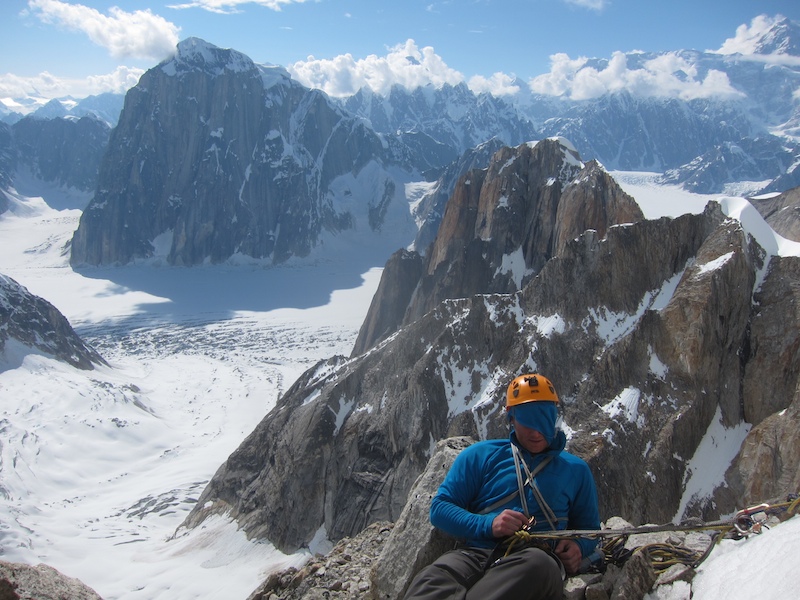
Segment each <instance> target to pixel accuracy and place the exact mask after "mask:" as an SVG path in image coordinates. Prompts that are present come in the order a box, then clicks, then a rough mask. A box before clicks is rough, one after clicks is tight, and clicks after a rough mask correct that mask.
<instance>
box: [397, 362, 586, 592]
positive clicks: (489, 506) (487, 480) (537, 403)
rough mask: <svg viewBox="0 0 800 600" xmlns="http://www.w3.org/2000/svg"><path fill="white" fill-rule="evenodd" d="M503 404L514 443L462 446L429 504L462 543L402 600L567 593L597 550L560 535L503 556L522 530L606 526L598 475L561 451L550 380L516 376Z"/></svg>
mask: <svg viewBox="0 0 800 600" xmlns="http://www.w3.org/2000/svg"><path fill="white" fill-rule="evenodd" d="M506 411H507V414H508V419H509V423H510V426H511V435H510V443H509V440H502V439H498V440H485V441H482V442H477V443H475V444H473V445H471V446H469V447H467V448H466V449H464V450H463V451H462V452H461V453H460V454H459V455H458V457H456V460H455V461H454V462H453V466H452V467H451V468H450V470H449V471H448V473H447V476H446V477H445V479H444V481H443V482H442V485H441V486H440V487H439V490H438V492H437V494H436V496H435V497H434V498H433V500H432V501H431V508H430V519H431V523H432V524H433V525H434V526H436V527H438V528H439V529H441V530H443V531H444V532H446V533H448V534H450V535H452V536H454V537H456V538H459V539H460V540H463V541H464V542H465V544H464V545H463V546H462V547H460V548H458V549H456V550H452V551H450V552H446V553H445V554H443V555H442V556H441V557H439V558H438V559H437V560H436V561H434V562H433V563H432V564H430V565H428V566H427V567H425V568H423V569H422V570H421V571H420V572H419V573H418V574H417V576H416V577H415V578H414V580H413V581H412V583H411V585H410V586H409V588H408V591H407V592H406V595H405V600H412V599H414V600H433V599H444V598H465V599H467V600H490V599H501V598H503V599H509V600H511V599H513V600H550V599H559V600H560V599H561V597H562V594H563V581H564V578H565V577H566V575H567V574H569V575H572V574H575V573H578V572H579V571H580V570H581V564H582V563H584V564H586V561H587V559H588V557H589V556H590V555H592V553H593V552H594V551H595V549H596V545H597V542H596V541H592V540H590V539H575V540H573V539H560V540H553V541H546V542H541V541H537V542H536V543H532V544H531V543H529V544H518V545H516V546H514V548H513V551H511V552H510V553H509V554H505V553H506V552H507V548H508V539H509V536H512V535H514V534H515V533H516V532H517V531H520V530H528V529H530V530H531V531H540V530H544V529H566V528H575V529H592V530H596V529H599V528H600V517H599V511H598V506H597V491H596V489H595V484H594V478H593V477H592V473H591V471H590V470H589V467H588V465H587V464H586V463H585V462H584V461H583V460H581V459H580V458H578V457H576V456H574V455H572V454H569V453H568V452H566V451H564V447H565V445H566V436H565V434H564V432H563V431H562V430H561V428H560V427H559V423H558V420H559V419H558V396H557V395H556V391H555V388H554V387H553V385H552V383H551V382H550V380H549V379H547V378H546V377H544V376H542V375H538V374H529V375H522V376H520V377H517V378H515V379H514V380H513V381H512V382H511V383H510V384H509V386H508V389H507V392H506ZM520 492H522V493H520ZM504 542H506V543H505V544H504Z"/></svg>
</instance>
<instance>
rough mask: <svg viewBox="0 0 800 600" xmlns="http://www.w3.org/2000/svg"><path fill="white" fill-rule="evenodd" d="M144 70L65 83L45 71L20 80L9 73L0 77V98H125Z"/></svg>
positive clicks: (124, 69) (119, 69)
mask: <svg viewBox="0 0 800 600" xmlns="http://www.w3.org/2000/svg"><path fill="white" fill-rule="evenodd" d="M143 73H144V69H136V68H131V67H117V68H116V69H115V70H114V71H113V72H111V73H108V74H106V75H92V76H90V77H87V78H85V79H65V78H63V77H57V76H55V75H52V74H50V73H48V72H47V71H44V72H42V73H40V74H39V75H36V76H35V77H19V76H17V75H12V74H10V73H6V74H5V75H0V98H24V97H27V96H31V97H41V98H62V97H65V96H73V97H75V98H85V97H87V96H94V95H97V94H103V93H106V92H112V93H115V94H124V93H125V92H127V91H128V90H129V89H130V88H132V87H133V86H134V85H136V84H137V83H138V81H139V78H140V77H141V76H142V74H143Z"/></svg>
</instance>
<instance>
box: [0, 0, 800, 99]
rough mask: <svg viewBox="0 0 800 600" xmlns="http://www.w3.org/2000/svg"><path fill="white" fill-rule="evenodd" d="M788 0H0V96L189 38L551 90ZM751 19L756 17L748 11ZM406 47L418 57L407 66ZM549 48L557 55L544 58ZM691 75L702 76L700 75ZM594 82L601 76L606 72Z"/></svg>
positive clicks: (410, 76) (379, 83)
mask: <svg viewBox="0 0 800 600" xmlns="http://www.w3.org/2000/svg"><path fill="white" fill-rule="evenodd" d="M777 14H781V15H784V16H786V17H789V18H791V19H793V20H800V2H798V1H797V0H425V1H418V0H172V1H170V0H166V1H165V0H161V1H158V0H145V1H141V0H139V1H132V0H111V1H105V0H77V1H73V0H69V1H68V0H3V2H2V6H0V98H4V97H15V96H19V95H22V93H23V92H25V93H28V94H30V93H32V90H34V89H35V90H36V91H38V93H39V94H41V95H42V96H45V97H58V96H62V95H66V94H72V95H74V96H76V97H82V96H86V95H88V94H93V93H100V92H102V91H124V90H125V89H127V88H128V87H130V86H131V85H133V84H134V83H135V82H136V80H137V79H138V77H139V75H140V74H141V73H142V72H143V71H144V70H146V69H148V68H150V67H152V66H154V65H156V64H157V63H158V62H159V61H160V60H162V59H163V58H165V57H166V56H167V55H168V54H169V52H170V50H171V49H172V48H173V47H174V45H175V43H176V41H178V40H181V39H185V38H187V37H192V36H194V37H200V38H202V39H204V40H206V41H208V42H211V43H213V44H215V45H217V46H221V47H225V48H234V49H236V50H239V51H241V52H243V53H244V54H246V55H248V56H249V57H250V58H252V59H253V60H254V61H256V62H261V63H272V64H279V65H282V66H285V67H287V68H289V69H290V71H291V72H292V73H293V74H294V75H295V76H296V77H297V78H298V79H300V80H301V81H303V82H304V83H306V84H307V85H315V86H317V87H321V88H322V89H325V90H326V91H328V92H329V93H331V94H334V95H342V94H346V93H348V92H350V91H352V89H351V88H353V87H357V86H358V85H360V84H364V83H365V82H366V83H369V84H370V85H372V86H373V87H374V88H376V89H378V91H380V90H381V89H385V87H386V86H388V85H390V84H391V83H393V82H395V81H397V82H400V83H405V84H414V83H427V82H431V83H435V84H441V83H443V82H449V83H455V82H458V81H465V82H467V83H468V84H470V87H472V88H473V89H475V90H478V91H480V90H484V89H486V90H493V91H495V92H502V90H503V89H504V88H508V86H509V82H510V80H511V77H512V76H517V77H519V78H521V79H522V80H524V81H526V82H529V81H532V80H533V79H534V78H536V77H540V76H544V78H543V79H542V80H541V81H540V84H541V85H540V87H542V89H545V88H546V89H549V90H554V91H555V92H557V91H558V86H556V85H554V81H555V80H556V79H558V77H561V76H562V75H563V70H564V69H567V70H571V72H572V74H573V75H574V73H575V72H576V71H577V70H578V69H580V67H581V64H582V63H581V62H580V60H581V59H582V58H585V57H589V58H608V59H611V58H612V57H613V56H614V55H615V52H617V53H618V52H629V51H632V50H642V51H645V52H664V51H671V50H679V49H696V50H717V49H720V48H721V47H722V46H723V44H724V43H725V42H726V40H729V39H732V38H735V37H736V36H737V28H740V27H744V29H741V30H740V31H739V32H740V35H743V36H744V37H746V34H747V33H748V32H750V31H752V30H754V29H755V28H756V27H757V26H758V24H757V23H756V22H754V19H755V18H756V17H758V16H759V15H767V16H769V17H774V16H775V15H777ZM759 23H761V25H762V26H763V22H759ZM406 56H414V57H415V58H416V59H417V61H418V62H419V63H420V65H418V66H417V68H416V69H411V68H409V62H408V61H407V60H406V59H405V57H406ZM553 57H556V58H555V59H554V58H553ZM698 83H703V82H698ZM606 85H609V84H608V83H606Z"/></svg>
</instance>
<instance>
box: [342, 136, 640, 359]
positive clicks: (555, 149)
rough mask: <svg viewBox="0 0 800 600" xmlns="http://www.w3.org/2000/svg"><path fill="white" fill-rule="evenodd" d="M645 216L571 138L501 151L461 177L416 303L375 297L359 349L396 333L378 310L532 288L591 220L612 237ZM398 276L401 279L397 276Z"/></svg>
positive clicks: (409, 311) (417, 310) (391, 282)
mask: <svg viewBox="0 0 800 600" xmlns="http://www.w3.org/2000/svg"><path fill="white" fill-rule="evenodd" d="M642 219H643V215H642V212H641V209H640V208H639V206H638V205H637V204H636V202H635V201H634V200H633V199H632V198H631V197H630V196H628V195H627V194H625V193H624V192H623V191H622V190H621V189H620V188H619V186H618V185H617V184H616V182H615V181H614V180H613V179H611V177H610V176H609V175H608V173H606V172H605V171H604V170H603V169H602V167H600V165H598V164H597V163H596V162H591V163H589V164H588V165H587V166H585V167H584V165H583V163H582V162H581V161H580V158H579V156H578V154H577V152H576V151H575V149H574V148H573V147H572V146H571V145H570V144H569V142H567V141H566V140H563V139H547V140H542V141H540V142H536V143H529V144H523V145H521V146H519V147H517V148H508V147H506V148H502V149H500V150H498V151H497V152H496V153H495V154H494V156H493V157H492V160H491V162H490V164H489V167H488V168H487V169H482V170H473V171H470V172H468V173H467V174H466V175H464V176H463V177H462V178H461V180H460V181H459V183H458V184H457V185H456V187H455V189H454V191H453V196H452V198H451V199H450V201H449V202H448V203H447V206H446V209H445V213H444V216H443V218H442V221H441V224H440V225H439V230H438V232H437V236H436V239H435V241H434V243H433V244H432V245H431V247H430V250H429V251H428V253H427V254H426V256H425V259H424V266H423V274H422V276H421V277H420V280H419V282H418V284H417V287H416V289H415V290H414V293H413V295H412V297H411V301H410V302H409V303H408V305H407V307H401V306H399V305H398V304H397V303H396V302H393V303H392V304H391V305H390V306H391V309H389V308H388V307H387V306H386V305H384V304H382V303H373V305H372V307H371V308H370V312H369V313H368V315H367V319H366V321H365V326H364V327H362V330H361V332H360V334H359V339H358V343H357V344H356V346H355V348H354V354H357V353H360V352H363V351H365V350H367V349H368V348H370V347H372V346H373V345H374V344H375V343H377V342H378V341H380V340H382V339H384V338H385V337H387V336H388V335H390V334H391V333H393V332H394V330H396V328H395V329H385V330H384V331H383V333H382V334H381V333H380V332H378V331H375V330H374V329H370V328H368V327H367V324H371V323H372V322H373V321H375V319H377V318H378V317H377V316H376V315H374V314H373V313H374V311H376V310H377V309H378V308H379V307H380V309H381V310H383V311H386V312H389V311H390V310H391V317H384V320H385V321H386V322H387V323H388V322H394V323H397V324H398V325H404V324H408V323H410V322H412V321H414V320H415V319H418V318H420V317H421V316H422V315H424V314H425V313H426V312H428V311H430V310H432V309H433V308H434V307H435V306H436V305H437V304H438V303H439V302H441V301H442V300H445V299H449V298H462V297H467V296H470V295H472V294H486V293H513V292H516V291H518V290H520V289H522V288H523V287H524V285H525V284H526V283H527V282H528V281H530V280H531V279H532V278H533V277H534V276H535V275H536V274H537V273H538V272H539V271H540V270H541V269H542V267H543V266H544V264H545V263H546V262H547V261H548V260H549V259H550V258H552V257H553V256H555V255H556V254H557V253H558V252H560V251H561V249H562V248H563V247H564V246H565V245H566V243H567V242H569V241H571V240H572V239H574V238H576V237H577V236H579V235H580V234H582V233H583V232H584V231H586V230H587V229H593V230H595V231H597V232H598V234H599V235H600V237H604V236H605V233H606V231H607V230H608V228H609V227H611V226H612V225H618V224H621V223H632V222H636V221H640V220H642ZM395 278H397V280H395ZM381 279H382V286H383V287H384V288H385V289H386V290H394V289H398V290H402V293H403V294H405V290H406V286H407V285H408V281H407V279H402V280H401V279H400V278H399V277H398V275H397V274H396V273H395V272H394V270H391V269H387V270H385V271H384V273H383V276H382V278H381Z"/></svg>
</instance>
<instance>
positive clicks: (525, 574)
mask: <svg viewBox="0 0 800 600" xmlns="http://www.w3.org/2000/svg"><path fill="white" fill-rule="evenodd" d="M490 562H491V564H489V563H490ZM563 594H564V583H563V574H562V566H561V563H560V562H559V561H558V559H557V558H555V557H554V556H553V555H552V554H549V553H548V552H546V551H544V550H542V549H540V548H525V549H522V550H519V551H517V552H514V553H512V554H510V555H509V556H507V557H502V555H501V558H499V559H495V555H494V554H493V552H492V550H491V549H490V548H462V549H459V550H452V551H450V552H446V553H445V554H443V555H442V556H440V557H439V558H438V559H437V560H435V561H434V562H433V563H431V564H430V565H428V566H427V567H425V568H424V569H422V570H421V571H420V572H419V573H418V574H417V576H416V577H415V578H414V580H413V581H412V582H411V585H410V586H409V588H408V591H407V592H406V595H405V598H404V600H561V598H562V597H563Z"/></svg>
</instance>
